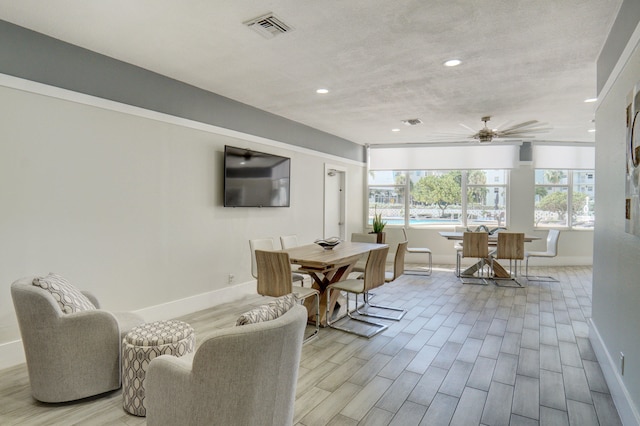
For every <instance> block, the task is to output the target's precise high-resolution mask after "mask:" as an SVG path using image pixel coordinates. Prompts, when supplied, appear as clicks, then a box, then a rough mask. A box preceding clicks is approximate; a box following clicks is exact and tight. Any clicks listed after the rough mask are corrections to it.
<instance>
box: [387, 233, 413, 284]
mask: <svg viewBox="0 0 640 426" xmlns="http://www.w3.org/2000/svg"><path fill="white" fill-rule="evenodd" d="M408 245H409V241H403V242H401V243H398V248H397V249H396V256H395V258H394V259H393V279H392V280H391V281H395V280H396V279H398V277H399V276H400V275H402V274H404V256H405V254H407V246H408Z"/></svg>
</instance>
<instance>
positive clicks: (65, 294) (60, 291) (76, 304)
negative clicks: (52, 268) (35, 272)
mask: <svg viewBox="0 0 640 426" xmlns="http://www.w3.org/2000/svg"><path fill="white" fill-rule="evenodd" d="M33 285H35V286H38V287H41V288H43V289H45V290H47V291H48V292H49V293H51V295H52V296H53V298H54V299H56V302H58V306H60V309H62V312H64V313H65V314H72V313H74V312H80V311H88V310H92V309H96V307H95V306H94V305H93V303H91V301H90V300H89V299H88V298H87V296H85V295H84V294H82V293H81V292H80V290H78V289H77V288H75V287H74V286H72V285H71V284H70V283H69V281H67V280H66V279H64V278H63V277H61V276H60V275H57V274H54V273H53V272H51V273H49V275H47V276H46V277H38V278H34V280H33Z"/></svg>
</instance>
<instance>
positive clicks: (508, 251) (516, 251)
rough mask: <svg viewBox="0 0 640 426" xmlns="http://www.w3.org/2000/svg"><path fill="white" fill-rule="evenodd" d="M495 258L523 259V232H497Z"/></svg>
mask: <svg viewBox="0 0 640 426" xmlns="http://www.w3.org/2000/svg"><path fill="white" fill-rule="evenodd" d="M496 259H518V260H522V259H524V234H523V233H519V232H500V233H498V248H497V250H496Z"/></svg>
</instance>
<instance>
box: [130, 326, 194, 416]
mask: <svg viewBox="0 0 640 426" xmlns="http://www.w3.org/2000/svg"><path fill="white" fill-rule="evenodd" d="M195 343H196V337H195V333H194V332H193V328H191V326H190V325H189V324H187V323H185V322H182V321H176V320H168V321H155V322H150V323H146V324H142V325H139V326H137V327H135V328H133V329H131V331H129V332H128V333H127V334H126V335H125V336H124V339H122V397H123V406H124V409H125V410H126V411H128V412H129V413H131V414H134V415H136V416H145V415H146V413H147V410H146V408H145V406H144V377H145V374H146V372H147V366H148V365H149V362H151V360H152V359H154V358H155V357H157V356H160V355H174V356H182V355H186V354H188V353H191V352H193V350H194V348H195Z"/></svg>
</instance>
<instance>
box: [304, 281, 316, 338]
mask: <svg viewBox="0 0 640 426" xmlns="http://www.w3.org/2000/svg"><path fill="white" fill-rule="evenodd" d="M314 298H315V300H316V329H315V330H314V332H313V333H311V334H310V335H309V336H307V337H306V338H305V339H304V340H303V342H302V343H307V342H309V341H310V340H313V339H315V338H316V337H318V333H319V332H320V293H316V294H315V297H314Z"/></svg>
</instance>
